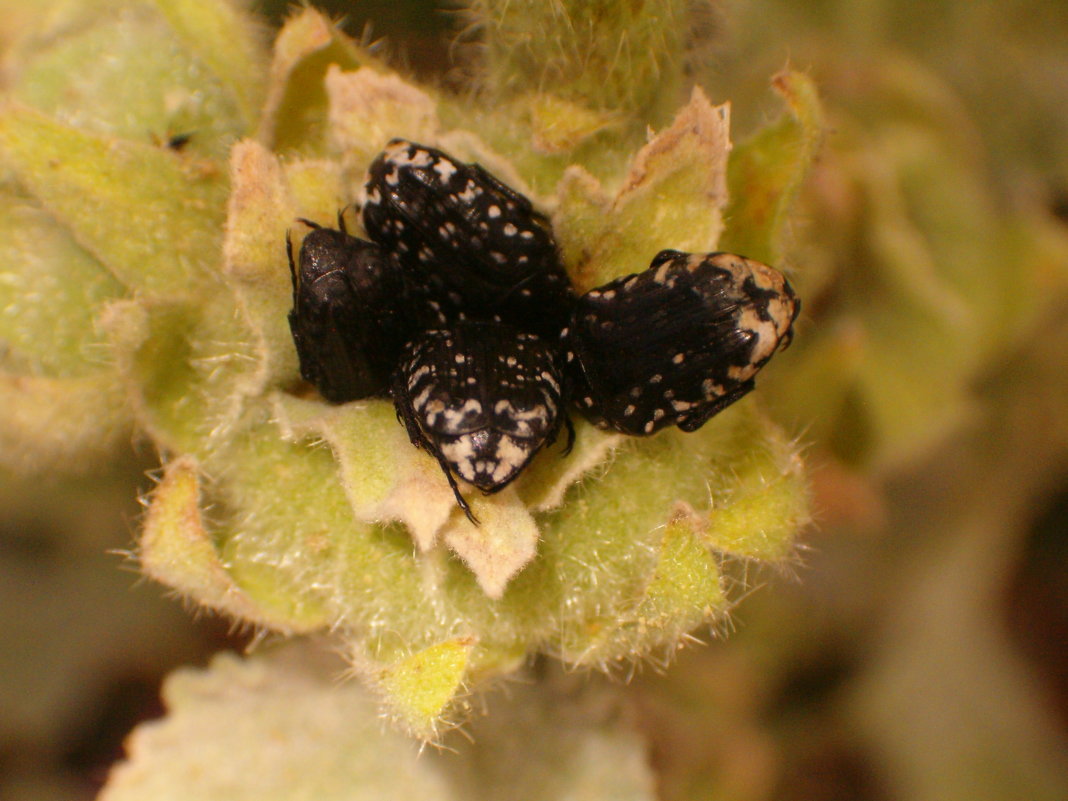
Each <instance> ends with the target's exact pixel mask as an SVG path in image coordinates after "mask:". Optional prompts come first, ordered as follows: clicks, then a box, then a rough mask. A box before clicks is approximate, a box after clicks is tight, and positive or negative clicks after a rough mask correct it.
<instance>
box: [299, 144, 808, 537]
mask: <svg viewBox="0 0 1068 801" xmlns="http://www.w3.org/2000/svg"><path fill="white" fill-rule="evenodd" d="M362 213H363V224H364V229H365V230H366V231H367V235H368V236H369V237H370V239H371V241H370V242H367V241H364V240H361V239H358V238H356V237H353V236H351V235H349V234H348V232H347V231H346V230H345V226H344V221H343V219H342V217H341V215H340V214H339V216H338V228H337V229H332V228H325V227H321V226H318V225H316V224H315V223H311V222H308V221H303V220H302V222H304V223H306V224H307V225H309V226H311V227H312V229H313V230H312V231H311V232H310V233H309V234H308V235H307V236H306V237H305V238H304V242H303V244H302V246H301V249H300V254H299V258H298V261H297V263H296V264H294V262H293V256H292V247H291V245H290V244H289V239H288V237H287V241H286V247H287V251H288V253H289V259H290V269H291V273H292V277H293V311H292V312H291V313H290V316H289V320H290V327H291V330H292V332H293V339H294V343H295V345H296V348H297V355H298V357H299V360H300V367H301V376H302V377H303V378H304V380H305V381H308V382H309V383H311V384H313V385H314V386H315V387H316V388H317V389H318V390H319V392H320V393H321V394H322V395H323V397H324V398H326V399H327V400H328V401H331V402H334V403H344V402H346V401H351V400H358V399H360V398H367V397H373V396H382V395H386V394H389V395H391V396H392V399H393V403H394V406H395V408H396V411H397V417H398V419H399V420H400V422H401V423H402V424H403V425H404V427H405V429H406V431H407V433H408V436H409V439H411V441H412V443H413V444H414V445H416V446H418V447H421V448H423V449H424V450H426V451H427V452H428V453H429V454H430V455H431V456H433V457H434V458H435V459H436V460H437V461H438V464H439V465H440V466H441V469H442V471H443V472H444V474H445V477H446V479H447V480H448V483H449V486H450V487H451V488H452V491H453V494H454V495H455V497H456V501H457V503H458V504H459V506H460V508H461V509H463V511H464V513H465V514H466V515H467V517H468V518H469V519H470V520H471V521H472V522H473V523H477V522H478V521H477V520H476V518H475V516H474V514H473V513H472V512H471V509H470V506H469V505H468V504H467V502H466V501H465V500H464V497H463V494H462V493H461V491H460V486H459V484H458V481H457V479H459V480H460V481H463V482H466V483H468V484H471V485H472V486H474V487H476V488H477V489H479V490H481V491H482V492H483V493H485V494H491V493H494V492H498V491H500V490H501V489H503V488H504V487H506V486H508V485H509V484H511V482H512V481H514V480H515V479H516V478H517V477H518V476H519V475H520V474H521V473H522V471H523V470H524V469H525V468H526V466H527V465H528V464H530V462H531V460H532V459H533V458H534V457H535V455H536V454H537V453H538V452H539V451H541V450H542V449H543V448H545V447H546V446H548V445H550V444H552V443H553V442H554V440H555V439H556V437H557V435H558V434H559V432H560V429H561V428H562V427H565V426H566V428H567V429H568V448H570V446H571V442H572V441H573V439H574V432H573V430H572V428H571V421H570V419H569V417H568V405H569V404H571V403H572V402H573V403H574V405H575V406H576V407H577V408H578V409H579V411H580V412H582V413H583V414H584V415H585V416H586V417H587V418H588V419H589V420H590V421H591V422H593V423H594V424H595V425H597V426H599V427H601V428H606V429H614V430H616V431H620V432H622V433H624V434H630V435H634V436H644V435H647V434H652V433H654V432H656V431H658V430H659V429H661V428H664V427H665V426H670V425H675V426H678V427H679V428H680V429H681V430H683V431H695V430H696V429H698V428H699V427H701V426H702V425H704V424H705V423H706V422H708V420H709V419H710V418H711V417H713V416H714V415H715V414H717V413H718V412H720V411H722V410H723V409H725V408H727V407H728V406H729V405H731V404H732V403H734V402H735V401H736V400H738V399H739V398H741V397H743V396H744V395H746V394H747V393H748V392H750V391H751V390H752V389H753V386H754V377H755V376H756V374H757V372H759V371H760V369H761V368H762V367H763V366H764V365H765V364H767V362H768V360H769V359H770V358H771V357H772V355H773V354H774V353H775V352H776V351H778V350H782V349H784V348H786V347H787V346H788V345H789V344H790V341H791V339H792V338H793V323H794V320H795V319H796V318H797V315H798V312H799V311H800V308H801V302H800V300H798V298H797V296H796V295H795V294H794V291H793V289H792V287H791V286H790V284H789V282H788V281H787V280H786V277H785V276H784V275H783V274H782V273H781V272H779V271H778V270H776V269H774V268H772V267H768V266H767V265H765V264H761V263H760V262H757V261H753V260H752V259H747V258H745V257H743V256H736V255H734V254H731V253H708V254H691V253H681V252H679V251H674V250H664V251H661V252H660V253H658V254H657V255H656V256H655V257H654V258H653V260H652V263H651V264H650V265H649V267H648V268H647V269H646V270H644V271H643V272H640V273H636V274H634V275H628V276H624V277H622V278H617V279H615V280H614V281H609V282H608V283H606V284H604V285H603V286H600V287H597V288H595V289H592V290H590V291H589V292H587V293H585V294H584V295H581V296H577V295H576V293H575V291H574V289H573V287H572V286H571V282H570V280H569V279H568V276H567V273H566V271H565V270H564V267H563V264H562V263H561V260H560V255H559V250H558V249H557V247H556V242H555V240H554V238H553V232H552V228H551V226H550V225H549V222H548V220H547V218H546V217H545V216H544V215H542V214H541V213H539V212H538V211H536V210H535V209H534V207H533V206H532V204H531V202H530V201H529V200H528V199H527V198H526V197H524V196H523V195H521V194H520V193H518V192H516V191H515V190H513V189H511V188H510V187H508V186H506V185H505V184H503V183H502V182H501V181H499V180H498V179H497V178H495V177H494V176H493V175H491V174H490V173H488V172H487V171H486V170H484V169H483V168H482V167H481V166H479V165H477V164H464V163H462V162H459V161H456V160H455V159H453V158H452V157H451V156H449V155H448V154H446V153H444V152H443V151H441V150H437V149H434V148H431V147H426V146H424V145H419V144H416V143H414V142H409V141H407V140H403V139H394V140H393V141H391V142H390V143H389V144H388V145H387V147H386V149H385V150H384V151H383V152H382V153H381V154H380V155H379V156H378V157H377V158H376V159H375V160H374V161H373V162H372V164H371V166H370V168H369V170H368V180H367V185H366V200H365V203H364V205H363V210H362ZM565 453H566V451H565Z"/></svg>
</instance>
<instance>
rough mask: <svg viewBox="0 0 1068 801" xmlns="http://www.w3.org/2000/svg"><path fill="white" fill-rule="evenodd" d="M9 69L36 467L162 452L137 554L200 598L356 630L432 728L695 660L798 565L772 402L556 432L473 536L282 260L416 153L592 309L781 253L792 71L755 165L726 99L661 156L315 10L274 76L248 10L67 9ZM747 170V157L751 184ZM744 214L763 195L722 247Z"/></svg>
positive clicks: (541, 99) (20, 380) (7, 375)
mask: <svg viewBox="0 0 1068 801" xmlns="http://www.w3.org/2000/svg"><path fill="white" fill-rule="evenodd" d="M104 8H107V9H110V10H111V11H112V12H113V13H108V14H102V13H101V9H104ZM104 43H106V46H107V51H108V52H109V54H110V56H109V59H108V60H107V61H106V62H101V61H100V60H99V59H96V58H93V57H92V54H93V53H95V52H99V48H100V47H103V46H104ZM9 62H10V63H9V72H10V74H11V76H12V80H11V90H10V92H9V95H8V98H7V100H6V101H5V102H4V104H3V106H2V108H0V162H2V164H3V167H4V181H3V186H2V189H3V193H4V202H5V204H6V208H7V214H5V215H4V219H5V220H6V221H7V222H6V223H5V225H6V231H5V233H7V236H5V237H4V238H3V242H4V247H5V248H7V251H8V253H7V258H6V259H5V260H4V263H5V268H4V273H3V275H4V278H5V280H4V281H3V283H2V287H0V291H2V292H3V304H2V305H3V306H4V308H5V309H7V310H9V313H8V314H6V315H5V316H4V317H3V318H2V320H0V326H3V328H2V329H0V338H2V340H3V342H4V344H5V347H4V348H3V351H2V356H3V363H2V373H0V388H2V390H3V393H4V395H5V400H4V403H5V408H6V409H10V410H11V413H9V414H6V415H5V419H4V420H3V421H0V426H2V430H0V436H2V437H3V444H4V448H3V450H4V452H5V454H7V462H8V463H10V464H12V465H14V466H16V467H21V468H24V469H48V468H56V467H59V466H73V467H78V466H86V465H91V464H92V463H93V460H94V459H98V458H100V456H101V455H102V454H104V455H106V454H107V453H109V452H110V451H111V450H112V449H114V448H115V447H116V446H117V445H118V444H120V443H121V442H122V441H123V439H124V438H125V437H127V436H128V432H129V431H130V430H131V429H133V430H135V431H137V432H139V433H140V434H141V435H142V436H147V437H148V438H150V439H151V441H152V442H153V443H154V444H155V445H156V447H157V448H158V449H159V451H160V453H161V455H162V459H163V464H164V467H163V472H162V477H161V478H160V480H159V484H158V486H157V487H156V488H155V489H154V491H153V492H152V493H151V495H150V496H149V497H148V498H147V499H146V504H147V512H146V514H145V518H144V525H143V532H142V535H141V538H140V541H139V545H138V549H137V555H138V558H139V561H140V564H141V567H142V569H143V571H144V572H145V573H146V574H147V575H149V576H151V577H153V578H154V579H157V580H159V581H160V582H162V583H164V584H166V585H168V586H169V587H171V588H173V589H174V590H176V591H177V592H178V593H179V594H180V595H181V596H182V597H184V598H186V599H187V600H188V601H189V602H190V603H192V604H193V605H195V606H199V607H207V608H210V609H213V610H216V611H217V612H219V613H222V614H224V615H227V616H229V617H232V618H233V619H234V620H235V621H238V622H240V623H243V624H248V625H252V626H255V627H257V628H261V629H263V630H265V631H271V632H278V633H281V634H291V635H292V634H300V633H310V632H315V631H320V630H329V631H330V632H331V633H332V636H333V637H335V638H336V639H337V640H338V641H339V642H340V643H342V650H343V651H344V653H345V654H346V656H347V658H348V660H349V662H350V663H351V664H352V665H353V668H354V670H355V672H356V673H357V674H358V675H359V676H360V677H361V678H362V679H363V680H364V681H365V682H366V683H367V684H368V685H369V686H370V687H372V688H374V689H375V690H376V691H377V692H378V695H379V698H380V700H381V701H382V702H383V703H384V706H385V708H386V709H387V711H388V712H389V713H390V714H391V715H392V716H393V717H394V718H395V719H396V720H398V721H399V722H400V723H401V724H402V726H403V727H405V728H406V729H407V730H409V731H410V732H412V733H413V734H415V735H417V736H419V737H424V738H433V737H435V736H436V734H437V732H438V731H439V729H440V727H441V726H442V725H443V724H444V723H446V722H448V721H450V720H455V719H456V718H457V717H462V714H463V707H464V701H463V699H464V697H465V694H466V692H467V691H468V689H469V688H472V687H473V686H474V685H476V684H477V683H478V682H479V681H481V680H483V679H486V678H489V677H492V676H496V675H502V674H505V673H508V672H510V671H512V670H514V669H515V668H516V667H517V666H519V665H521V664H522V663H523V662H524V660H525V659H527V658H528V656H529V655H531V654H534V653H547V654H550V655H552V656H555V657H557V658H559V659H561V660H563V661H564V662H565V663H567V664H569V665H573V666H595V667H599V668H608V667H610V666H612V665H613V664H616V663H618V662H620V661H627V660H638V659H653V660H666V659H668V658H670V656H671V654H672V653H674V652H675V651H676V650H677V649H678V648H679V647H681V646H682V645H683V644H685V643H686V642H687V641H689V640H690V639H692V633H693V632H695V631H699V630H702V629H703V630H705V631H712V630H714V626H715V624H717V622H721V621H722V620H723V619H724V618H725V616H726V614H727V612H728V610H729V608H730V606H731V603H732V598H734V597H735V596H736V594H737V591H738V590H739V589H741V588H742V587H743V586H744V581H742V580H741V578H740V577H742V576H744V574H745V569H746V568H747V567H748V565H749V563H751V562H753V561H759V562H767V563H772V564H781V563H785V562H789V561H790V560H791V557H792V555H793V554H794V550H795V544H794V542H795V537H796V534H797V532H798V531H799V530H800V529H801V528H802V527H803V526H804V525H805V524H806V523H807V521H808V519H809V511H808V493H807V485H806V481H805V476H804V470H803V465H802V461H801V459H800V456H799V448H798V445H797V443H796V442H795V441H793V440H792V439H791V438H790V437H789V436H787V435H786V434H785V433H784V432H783V431H782V430H780V429H779V428H778V427H777V426H776V425H774V424H773V423H772V422H771V421H770V420H768V419H767V418H766V417H765V416H763V415H762V414H761V413H760V411H759V410H758V406H759V400H758V399H759V395H760V393H759V387H758V391H757V392H756V393H754V395H755V396H756V398H755V399H754V398H749V399H746V400H745V401H743V402H740V403H738V404H736V405H735V406H733V407H731V408H730V409H728V410H726V411H724V412H723V413H722V414H720V415H718V416H717V417H716V418H715V419H714V420H712V421H711V422H710V423H708V424H707V425H705V426H703V427H702V428H700V430H698V431H696V432H693V433H684V432H681V431H679V430H678V429H677V428H668V429H665V430H662V431H660V432H658V433H656V434H655V435H654V436H649V437H626V436H623V435H620V434H615V433H608V432H604V431H601V430H598V429H597V428H595V427H594V426H592V425H590V424H589V423H586V422H585V421H583V420H582V419H581V418H580V417H579V416H578V415H577V414H576V415H574V419H575V429H576V432H575V433H576V436H575V442H574V447H573V448H572V450H571V452H570V453H568V454H565V453H564V452H563V451H564V446H565V444H566V443H565V440H566V439H567V438H566V437H560V438H559V439H558V441H557V442H556V443H555V444H553V445H552V446H551V447H547V448H545V449H544V450H543V451H542V452H540V453H539V454H538V455H537V456H536V458H535V459H534V461H533V462H532V464H531V465H530V466H529V467H528V468H527V469H526V470H525V471H524V472H523V474H522V475H521V476H520V477H519V478H518V479H517V480H516V481H515V482H514V483H512V484H510V485H509V486H508V487H506V488H505V489H504V490H503V491H501V492H499V493H496V494H494V495H490V496H483V495H481V494H480V493H478V492H477V491H473V490H472V488H470V487H468V488H466V495H467V496H468V498H469V501H470V504H471V507H472V510H473V512H474V514H475V515H476V516H477V518H478V520H479V521H480V525H478V526H475V525H472V523H471V522H470V521H469V520H468V519H467V518H466V517H465V516H464V515H463V514H462V513H461V512H460V510H459V509H458V508H457V505H456V501H455V498H454V496H453V493H452V491H451V490H450V488H449V485H448V483H447V482H446V481H445V480H444V477H443V475H442V473H441V470H440V468H439V465H438V464H437V463H436V462H435V461H434V460H433V459H432V458H431V457H430V456H428V455H427V454H426V453H423V452H422V451H420V450H418V449H416V448H414V447H413V446H412V445H411V443H410V442H409V440H408V436H407V434H406V432H405V430H404V428H403V427H402V426H401V425H399V424H398V422H397V420H396V415H395V412H394V408H393V406H392V404H391V403H390V402H389V401H388V400H380V399H372V400H361V401H355V402H350V403H344V404H338V405H334V404H330V403H327V402H326V401H324V400H323V399H321V398H320V397H319V396H318V395H317V394H316V393H314V391H312V390H310V389H309V388H308V387H307V386H306V385H302V384H301V383H300V380H299V369H298V363H297V354H296V351H295V349H294V345H293V340H292V337H291V333H290V330H289V326H288V323H287V315H288V313H289V312H290V310H291V307H292V288H291V285H290V275H289V268H288V265H287V259H286V249H285V241H286V236H287V232H289V235H290V236H291V237H293V239H294V246H296V247H299V238H300V237H301V236H303V235H304V233H305V232H306V231H307V229H306V227H304V226H302V225H300V224H298V223H296V220H297V219H298V218H306V219H309V220H312V221H316V222H319V223H322V224H331V222H332V221H333V220H334V219H336V215H337V213H338V211H339V210H340V209H344V208H346V207H347V206H349V205H350V204H352V203H354V202H355V203H359V202H360V201H361V199H362V198H361V193H362V191H363V181H364V177H365V173H366V169H367V166H368V165H369V164H370V162H371V160H372V159H373V158H374V156H375V155H376V154H377V153H378V152H380V151H381V149H382V148H383V147H384V145H385V143H386V142H387V141H388V140H389V139H391V138H392V137H395V136H402V137H405V138H409V139H412V140H415V141H419V142H425V143H427V144H428V145H432V146H434V147H441V148H443V149H445V150H448V151H449V152H450V153H453V154H455V155H456V157H457V158H460V159H462V160H464V161H468V162H479V163H480V164H482V165H484V166H485V167H486V168H487V169H489V170H490V171H491V172H493V173H494V174H495V175H497V176H499V177H501V179H502V180H506V181H507V183H508V184H509V185H511V186H514V187H516V188H517V190H518V191H521V192H522V193H523V194H525V195H527V196H528V197H530V198H531V199H532V200H533V202H534V204H535V207H536V208H538V209H539V210H541V211H542V212H544V213H546V214H547V215H548V216H549V218H550V219H551V221H552V225H553V229H554V231H555V235H556V239H557V242H558V244H559V247H560V253H561V256H562V258H563V262H564V265H565V268H566V269H567V271H568V273H569V275H570V277H571V280H572V282H573V283H574V284H575V285H576V287H577V288H578V290H579V291H580V292H582V291H586V290H588V289H590V288H591V287H595V286H599V285H601V284H603V283H605V282H607V281H610V280H612V279H614V278H617V277H619V276H622V275H626V274H629V273H635V272H639V271H641V270H642V269H643V268H644V267H645V266H646V265H648V263H649V260H650V258H651V257H652V256H653V255H654V254H656V253H657V252H659V251H661V250H663V249H665V248H672V249H676V250H680V251H689V252H696V253H702V252H710V251H714V250H716V247H717V244H719V242H720V240H721V237H723V236H724V235H725V234H726V235H727V238H730V236H729V235H730V230H731V229H734V228H736V227H746V226H748V227H749V230H750V234H749V241H750V243H751V244H752V243H753V242H755V243H756V244H755V245H753V247H754V248H755V249H757V250H759V249H760V247H762V246H763V247H764V250H765V251H766V252H757V253H751V254H747V255H753V256H755V257H757V258H767V257H768V254H769V253H771V254H772V255H776V254H775V248H776V245H775V244H774V243H776V242H777V241H778V239H777V238H778V235H779V231H780V229H781V227H782V224H783V222H782V221H783V216H784V215H783V209H784V208H785V206H786V205H787V204H788V203H789V201H790V200H791V199H792V196H793V194H794V193H795V192H796V188H797V184H798V182H799V181H800V176H802V175H803V173H804V169H805V168H806V167H807V165H808V163H809V161H810V160H811V157H812V152H813V148H812V147H801V146H798V145H799V143H801V144H806V143H811V142H812V141H814V140H815V138H816V131H817V129H818V127H819V123H818V120H816V119H815V118H816V117H817V116H818V115H817V113H816V111H814V110H813V109H815V108H816V106H815V99H814V93H813V92H812V89H811V85H810V84H809V82H808V80H807V79H806V78H805V77H804V76H802V75H799V74H796V73H785V74H783V75H781V76H779V77H778V79H777V85H778V88H779V90H780V92H781V94H782V95H783V96H784V98H785V99H786V100H787V103H788V110H787V113H786V114H785V115H784V117H783V120H784V122H781V123H780V128H782V130H783V131H785V133H784V134H783V135H781V136H776V137H764V139H755V140H754V144H753V145H752V146H750V147H747V146H746V145H744V144H743V145H741V146H739V147H738V148H736V149H735V150H734V152H733V154H732V151H731V142H730V138H729V108H728V106H726V105H721V106H716V105H713V104H712V103H711V102H710V101H709V100H708V99H707V98H706V96H705V95H704V94H703V93H702V92H701V91H700V90H697V89H695V90H693V92H692V94H691V96H690V98H689V100H688V101H687V102H685V103H684V104H683V105H682V106H681V107H680V108H679V109H678V111H677V112H676V114H675V115H674V119H673V120H672V121H671V122H670V123H668V124H666V125H665V126H664V127H662V128H661V130H659V131H657V132H655V133H650V135H649V137H648V139H647V141H645V142H644V144H642V143H640V142H639V143H638V144H637V145H635V144H634V142H633V137H632V136H629V135H628V134H627V133H626V132H625V131H623V130H622V129H621V128H620V126H619V125H618V120H617V119H616V118H615V117H614V116H612V115H606V114H604V113H602V112H600V111H598V110H596V109H595V107H594V105H593V104H591V106H590V108H589V109H583V108H581V107H579V106H577V105H576V103H575V101H574V100H573V99H570V98H569V99H567V100H563V99H557V98H553V97H552V96H551V95H547V94H541V95H538V96H536V97H533V99H532V96H530V95H520V96H517V99H514V100H513V101H512V102H511V104H510V105H508V104H505V105H502V106H500V107H498V108H494V109H489V110H487V109H486V108H484V107H480V106H477V105H474V104H472V103H471V102H470V101H462V100H460V99H458V98H456V97H452V96H447V95H444V94H437V93H435V92H433V91H431V90H428V89H426V88H422V87H419V86H416V85H414V84H412V83H410V82H408V81H406V80H405V79H403V78H401V77H400V76H398V75H397V74H396V73H394V72H392V71H390V70H389V69H388V68H387V67H385V66H384V65H383V64H381V63H380V62H379V61H378V60H377V59H376V58H375V57H374V56H373V55H371V54H370V53H368V52H367V51H365V50H364V49H361V48H360V47H358V46H357V45H355V44H354V43H353V42H352V41H350V40H348V39H347V38H345V37H344V36H343V35H342V34H340V33H339V32H338V31H337V29H336V28H335V27H334V26H332V25H331V24H330V23H329V21H328V20H326V19H325V18H324V17H323V16H322V15H320V14H319V13H318V12H316V11H314V10H312V9H308V8H305V9H301V10H299V11H297V12H295V14H294V15H293V16H292V17H291V18H290V19H289V20H288V21H287V22H286V24H285V26H284V27H283V28H282V29H281V31H280V32H279V34H278V36H277V39H276V41H275V45H274V50H273V55H268V54H267V53H266V52H265V51H264V50H263V49H262V47H261V44H260V40H259V32H258V30H257V28H256V26H255V25H254V24H252V22H251V20H250V19H248V18H246V17H245V16H244V15H243V13H241V12H240V11H238V10H236V9H235V8H234V7H231V6H230V5H228V4H224V3H217V2H207V0H204V2H187V3H170V2H166V1H165V0H158V1H157V2H147V1H146V2H128V3H117V4H116V3H96V4H85V3H78V4H74V3H66V2H56V3H55V4H54V13H52V14H51V15H50V16H49V17H48V19H47V21H46V22H43V23H41V27H40V28H39V29H37V28H34V29H32V30H29V31H23V32H22V35H21V38H19V39H18V41H17V42H16V44H15V45H14V46H13V47H12V48H11V51H10V53H9ZM120 99H121V100H120ZM535 111H536V112H537V113H534V112H535ZM569 126H571V127H569ZM476 132H477V133H476ZM791 136H792V137H793V139H791V138H790V137H791ZM547 139H551V140H552V141H553V143H554V144H553V147H552V148H548V147H546V146H545V142H546V141H547ZM595 152H596V154H597V155H596V164H597V165H598V166H597V167H596V168H594V167H593V166H592V161H591V163H590V164H589V165H587V164H584V159H591V158H592V156H591V155H590V154H592V153H595ZM606 152H609V153H614V154H615V158H614V159H607V158H606V156H605V153H606ZM728 158H730V160H731V161H732V162H736V163H738V164H742V165H743V166H746V167H748V169H745V170H742V171H740V172H739V175H740V177H739V178H738V181H739V182H741V183H740V185H737V186H736V185H735V179H734V177H733V173H734V168H733V165H732V176H731V178H730V179H729V178H728ZM513 159H514V161H513ZM605 163H614V164H615V168H614V172H612V171H608V172H606V171H605V170H604V168H603V165H604V164H605ZM761 165H764V166H763V167H762V166H761ZM595 171H599V172H600V173H601V174H599V175H597V176H595V174H594V172H595ZM729 183H730V184H731V187H730V190H731V191H730V193H729V192H728V184H729ZM739 191H740V192H744V193H746V197H749V198H751V199H753V202H751V203H748V204H735V207H733V212H732V215H731V217H730V219H729V223H728V225H729V226H730V228H728V230H727V231H726V232H725V230H724V229H725V223H724V209H725V208H726V206H727V202H728V196H729V194H731V193H737V192H739ZM758 201H759V202H758ZM769 220H770V222H769ZM356 226H357V224H356V223H355V221H353V223H352V225H351V230H352V232H353V233H354V234H356V235H358V236H359V235H362V232H361V231H360V230H359V229H358V227H356ZM735 238H738V237H737V236H736V237H735ZM781 358H783V359H787V358H789V357H788V356H783V357H781ZM771 369H774V368H771ZM732 563H737V564H739V565H741V569H737V570H735V569H732V567H731V565H732ZM710 624H711V625H712V627H713V628H711V629H710V628H709V626H710Z"/></svg>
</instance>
